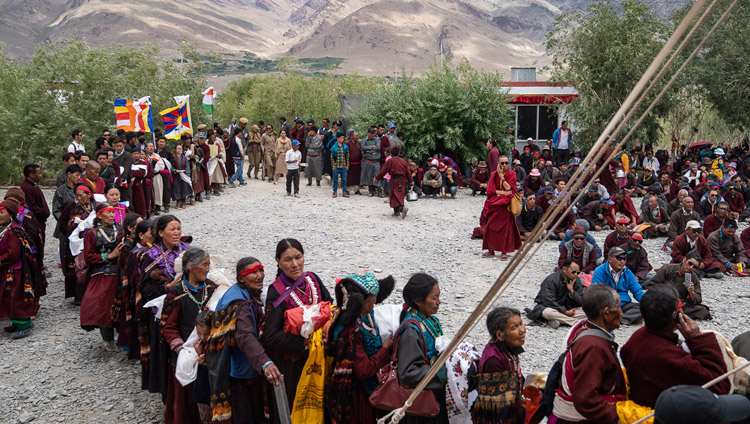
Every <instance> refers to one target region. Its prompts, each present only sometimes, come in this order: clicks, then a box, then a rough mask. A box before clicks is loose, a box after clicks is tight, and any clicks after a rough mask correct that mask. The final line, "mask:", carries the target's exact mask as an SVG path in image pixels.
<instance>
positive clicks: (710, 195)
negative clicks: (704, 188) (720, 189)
mask: <svg viewBox="0 0 750 424" xmlns="http://www.w3.org/2000/svg"><path fill="white" fill-rule="evenodd" d="M708 197H716V195H715V194H709V195H708Z"/></svg>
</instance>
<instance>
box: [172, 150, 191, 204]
mask: <svg viewBox="0 0 750 424" xmlns="http://www.w3.org/2000/svg"><path fill="white" fill-rule="evenodd" d="M173 172H174V181H173V182H172V199H173V200H175V201H178V202H180V201H183V202H184V201H185V199H187V198H188V197H189V196H192V195H193V187H192V182H191V180H190V176H191V173H190V160H189V159H188V157H187V156H185V154H182V155H181V156H175V158H174V164H173Z"/></svg>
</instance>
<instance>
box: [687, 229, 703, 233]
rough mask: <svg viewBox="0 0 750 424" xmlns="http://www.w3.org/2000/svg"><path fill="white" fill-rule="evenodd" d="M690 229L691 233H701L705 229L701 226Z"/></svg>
mask: <svg viewBox="0 0 750 424" xmlns="http://www.w3.org/2000/svg"><path fill="white" fill-rule="evenodd" d="M688 231H690V232H691V233H700V232H701V231H703V230H702V229H700V228H688Z"/></svg>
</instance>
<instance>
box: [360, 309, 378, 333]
mask: <svg viewBox="0 0 750 424" xmlns="http://www.w3.org/2000/svg"><path fill="white" fill-rule="evenodd" d="M358 321H359V325H360V326H361V327H362V328H364V329H365V330H367V331H369V332H370V333H372V335H373V336H377V335H378V330H377V328H375V323H374V322H373V320H372V314H367V321H369V323H370V325H369V326H368V325H367V324H365V320H364V319H362V318H359V320H358Z"/></svg>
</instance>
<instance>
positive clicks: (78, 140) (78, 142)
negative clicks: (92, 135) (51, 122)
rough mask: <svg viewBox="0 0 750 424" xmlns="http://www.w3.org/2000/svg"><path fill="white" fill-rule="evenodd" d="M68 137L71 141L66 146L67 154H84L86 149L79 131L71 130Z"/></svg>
mask: <svg viewBox="0 0 750 424" xmlns="http://www.w3.org/2000/svg"><path fill="white" fill-rule="evenodd" d="M70 135H71V136H72V137H73V140H72V141H71V142H70V144H69V145H68V153H73V154H76V153H78V152H85V151H86V147H84V146H83V133H82V132H81V130H73V132H72V133H70Z"/></svg>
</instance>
